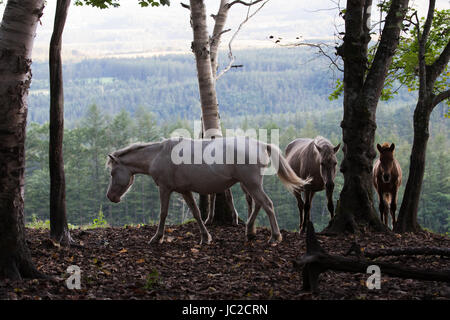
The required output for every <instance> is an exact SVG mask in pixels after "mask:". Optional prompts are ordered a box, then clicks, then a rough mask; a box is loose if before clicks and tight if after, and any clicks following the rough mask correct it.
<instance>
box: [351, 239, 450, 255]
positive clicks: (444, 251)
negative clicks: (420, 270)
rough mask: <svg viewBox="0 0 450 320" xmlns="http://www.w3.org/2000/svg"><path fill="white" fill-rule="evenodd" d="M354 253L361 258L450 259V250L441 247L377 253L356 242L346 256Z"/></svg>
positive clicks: (391, 249)
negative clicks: (429, 257)
mask: <svg viewBox="0 0 450 320" xmlns="http://www.w3.org/2000/svg"><path fill="white" fill-rule="evenodd" d="M351 253H354V254H355V255H356V256H358V257H359V258H369V259H373V258H378V257H388V256H419V255H424V256H435V255H436V256H442V257H444V256H445V257H450V248H440V247H411V248H387V249H381V250H376V251H370V252H369V251H366V250H362V249H361V247H360V246H359V245H358V244H357V243H356V242H355V243H353V244H352V246H351V247H350V249H349V251H348V252H347V254H346V255H349V254H351Z"/></svg>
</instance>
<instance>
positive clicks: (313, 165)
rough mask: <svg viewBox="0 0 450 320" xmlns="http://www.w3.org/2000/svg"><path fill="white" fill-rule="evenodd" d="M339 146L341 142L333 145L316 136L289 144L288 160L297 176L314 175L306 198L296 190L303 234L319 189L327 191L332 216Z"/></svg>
mask: <svg viewBox="0 0 450 320" xmlns="http://www.w3.org/2000/svg"><path fill="white" fill-rule="evenodd" d="M340 145H341V144H340V143H339V144H338V145H337V146H333V144H332V143H331V142H330V141H329V140H327V139H325V138H324V137H321V136H317V137H316V138H315V139H309V138H299V139H295V140H294V141H292V142H291V143H289V144H288V146H287V147H286V159H287V161H288V163H289V165H290V166H291V168H292V169H293V170H294V172H295V173H296V174H297V176H299V177H300V178H302V179H306V178H307V177H311V178H312V181H311V183H310V184H308V185H307V186H305V188H304V195H305V196H304V200H303V199H302V195H301V191H300V190H296V191H295V192H294V195H295V197H296V198H297V206H298V210H299V215H300V226H299V230H300V232H302V233H303V232H304V231H305V229H306V226H307V224H308V221H310V219H311V218H310V211H311V203H312V199H313V197H314V194H315V193H316V192H318V191H322V190H324V189H325V190H326V195H327V201H328V211H329V212H330V215H331V218H333V216H334V205H333V190H334V178H335V177H336V164H337V159H336V153H337V152H338V150H339V147H340Z"/></svg>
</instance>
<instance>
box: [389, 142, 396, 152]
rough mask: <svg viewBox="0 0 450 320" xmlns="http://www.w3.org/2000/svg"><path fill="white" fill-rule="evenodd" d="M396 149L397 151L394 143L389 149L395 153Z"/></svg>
mask: <svg viewBox="0 0 450 320" xmlns="http://www.w3.org/2000/svg"><path fill="white" fill-rule="evenodd" d="M394 149H395V144H394V143H392V144H391V146H390V147H389V150H390V151H391V152H392V151H394Z"/></svg>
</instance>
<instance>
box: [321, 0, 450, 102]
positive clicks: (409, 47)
mask: <svg viewBox="0 0 450 320" xmlns="http://www.w3.org/2000/svg"><path fill="white" fill-rule="evenodd" d="M378 6H379V7H381V8H382V10H383V12H384V13H386V12H387V11H388V10H389V6H390V1H383V2H382V3H380V4H379V5H378ZM416 17H417V11H416V9H414V8H409V11H408V14H407V15H406V20H405V21H409V22H405V23H404V29H403V32H402V34H401V36H400V41H399V45H398V47H397V50H396V52H395V55H394V57H393V59H392V63H391V65H390V67H389V70H388V74H387V77H386V80H385V83H384V88H383V90H382V93H381V97H380V100H381V101H388V100H389V99H392V98H393V97H394V96H396V95H398V94H399V92H401V90H400V88H401V87H406V88H407V89H408V92H413V91H416V90H418V88H419V73H418V65H419V63H418V49H419V46H418V31H420V33H421V32H422V31H423V25H424V22H425V18H424V17H422V18H420V19H419V25H420V30H418V28H417V23H416V22H414V20H415V18H416ZM411 21H412V22H414V24H412V23H411ZM449 26H450V9H446V10H438V9H436V10H435V12H434V19H433V22H432V25H431V30H430V34H429V37H428V41H427V44H426V50H425V61H426V64H427V65H431V64H432V63H433V62H434V61H435V60H436V59H437V57H438V56H439V55H440V53H441V52H442V51H443V49H444V48H445V46H446V45H447V43H448V41H449V40H450V27H449ZM378 45H379V42H377V43H374V44H372V45H371V46H370V48H369V51H368V64H369V68H368V70H369V69H370V65H371V64H372V62H373V60H374V58H375V53H376V51H377V49H378ZM449 85H450V72H449V70H448V65H447V66H446V67H445V69H444V71H443V72H442V73H441V74H440V76H439V77H438V79H437V81H436V83H435V86H434V88H433V91H434V94H438V93H439V92H442V91H445V90H447V89H448V88H449ZM343 91H344V87H343V82H342V80H341V79H337V80H336V82H335V90H334V91H333V92H332V93H331V94H330V96H329V99H330V100H334V99H337V98H338V97H339V96H340V95H341V94H342V93H343ZM447 104H448V105H450V100H449V99H447Z"/></svg>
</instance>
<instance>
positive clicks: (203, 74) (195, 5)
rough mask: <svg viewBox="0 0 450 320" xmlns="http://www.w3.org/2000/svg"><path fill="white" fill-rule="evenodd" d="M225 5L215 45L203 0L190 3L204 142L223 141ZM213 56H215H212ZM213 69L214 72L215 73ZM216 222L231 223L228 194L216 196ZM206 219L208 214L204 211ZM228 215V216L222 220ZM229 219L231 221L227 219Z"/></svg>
mask: <svg viewBox="0 0 450 320" xmlns="http://www.w3.org/2000/svg"><path fill="white" fill-rule="evenodd" d="M224 6H226V1H221V8H220V9H219V14H218V15H217V16H216V19H219V22H220V24H217V23H216V25H215V28H214V32H215V34H214V35H213V37H212V42H213V43H212V44H211V43H210V37H209V34H208V29H207V24H206V9H205V4H204V2H203V0H190V11H191V26H192V30H193V35H194V41H192V51H193V53H194V54H195V60H196V65H197V77H198V84H199V90H200V103H201V108H202V123H203V138H212V137H221V136H222V130H221V127H220V118H219V106H218V103H217V96H216V86H215V83H216V82H215V74H216V71H217V70H216V69H217V50H218V44H219V41H220V35H221V32H222V30H223V26H224V24H225V20H226V12H227V11H228V8H227V9H226V10H225V9H224V8H225V7H224ZM211 54H212V56H211ZM213 68H214V69H213ZM205 197H206V196H202V195H201V196H200V199H201V200H200V202H201V207H203V208H208V207H209V206H208V202H209V201H208V200H207V199H205ZM215 208H216V209H215V210H216V211H215V215H214V220H216V219H217V220H223V219H226V220H227V221H228V220H229V221H232V220H233V219H232V218H231V217H232V211H231V208H229V206H228V205H227V203H226V201H225V194H223V193H221V194H217V196H216V203H215ZM203 215H205V210H203ZM223 215H225V216H223ZM228 218H229V219H228Z"/></svg>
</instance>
